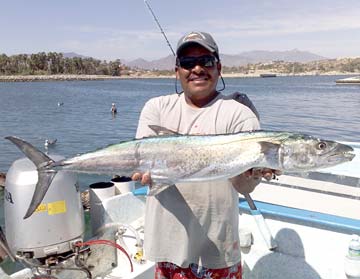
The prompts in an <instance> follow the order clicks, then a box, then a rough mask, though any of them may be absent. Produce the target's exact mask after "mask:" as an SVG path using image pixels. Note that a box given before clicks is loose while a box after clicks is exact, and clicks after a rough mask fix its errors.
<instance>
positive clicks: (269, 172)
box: [230, 168, 281, 194]
mask: <svg viewBox="0 0 360 279" xmlns="http://www.w3.org/2000/svg"><path fill="white" fill-rule="evenodd" d="M276 175H281V171H279V170H273V169H268V168H252V169H249V170H247V171H245V172H243V173H242V174H240V175H237V176H235V177H233V178H231V179H230V181H231V183H232V184H233V186H234V188H235V189H236V191H238V192H239V193H240V194H249V193H251V192H252V191H254V189H255V187H256V186H257V185H259V183H260V181H261V178H264V179H266V180H267V181H270V180H271V179H275V178H276Z"/></svg>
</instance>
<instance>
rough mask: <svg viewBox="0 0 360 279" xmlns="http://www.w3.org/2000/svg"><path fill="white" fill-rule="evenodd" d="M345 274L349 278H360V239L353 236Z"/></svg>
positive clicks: (346, 258) (346, 260)
mask: <svg viewBox="0 0 360 279" xmlns="http://www.w3.org/2000/svg"><path fill="white" fill-rule="evenodd" d="M345 273H346V275H347V276H348V277H349V278H353V279H355V278H360V237H359V236H358V235H352V236H351V240H350V243H349V247H348V253H347V255H346V257H345Z"/></svg>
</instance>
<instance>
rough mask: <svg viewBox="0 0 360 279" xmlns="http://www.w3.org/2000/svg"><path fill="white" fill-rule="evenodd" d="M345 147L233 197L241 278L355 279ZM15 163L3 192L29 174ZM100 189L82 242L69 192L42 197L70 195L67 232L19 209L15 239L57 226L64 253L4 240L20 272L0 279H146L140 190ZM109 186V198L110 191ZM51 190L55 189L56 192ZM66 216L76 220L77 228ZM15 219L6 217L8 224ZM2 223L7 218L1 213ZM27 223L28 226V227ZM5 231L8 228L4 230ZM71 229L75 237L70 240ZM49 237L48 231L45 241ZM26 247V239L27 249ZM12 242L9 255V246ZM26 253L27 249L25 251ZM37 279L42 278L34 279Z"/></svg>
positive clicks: (357, 183) (358, 260)
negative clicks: (325, 160) (311, 166)
mask: <svg viewBox="0 0 360 279" xmlns="http://www.w3.org/2000/svg"><path fill="white" fill-rule="evenodd" d="M347 144H349V145H351V146H352V147H353V148H354V150H355V154H356V156H355V158H354V159H353V160H352V161H351V162H348V163H344V164H341V165H338V166H335V167H331V168H327V169H323V170H319V171H316V172H311V173H306V174H301V175H300V174H284V175H281V176H278V177H277V179H276V180H272V181H269V182H268V181H263V182H261V184H260V185H259V186H257V187H256V189H255V191H254V192H253V193H251V196H252V199H253V200H254V203H253V204H251V203H248V202H247V200H246V199H244V197H243V196H242V195H240V194H239V225H240V226H239V227H240V230H239V234H240V247H241V252H242V265H243V278H244V279H246V278H280V279H281V278H284V279H285V278H295V279H300V278H309V279H311V278H327V279H346V278H360V242H359V239H358V238H356V237H355V236H354V235H360V220H359V216H360V213H359V212H360V171H359V170H360V142H347ZM19 160H20V161H16V162H15V163H14V164H13V165H12V167H11V168H15V170H14V169H13V170H9V172H10V173H9V172H8V176H7V178H9V181H8V180H7V181H6V187H13V186H14V187H16V186H17V185H16V183H19V180H21V179H19V177H20V176H21V175H22V172H23V171H25V168H26V167H29V165H27V163H26V161H24V160H27V159H25V158H23V159H19ZM14 171H15V172H14ZM14 173H15V174H16V175H17V178H18V179H17V180H16V181H15V182H14V183H15V185H12V178H11V177H12V175H14ZM60 174H61V173H60V172H59V173H58V175H57V177H58V176H59V177H58V179H60V180H59V181H55V179H54V181H53V183H60V184H64V183H69V184H72V183H74V182H75V180H76V178H75V177H68V176H67V175H66V176H61V175H60ZM35 175H36V173H35ZM27 178H28V179H29V172H28V170H27ZM31 181H32V180H31ZM35 182H36V179H35ZM101 183H102V184H101ZM101 183H100V184H99V185H98V186H99V187H97V186H96V187H95V186H94V185H93V184H92V185H90V203H91V206H90V225H91V231H92V232H93V233H92V234H90V236H88V238H87V239H85V237H84V236H83V234H82V233H80V234H79V233H77V232H76V230H75V229H74V227H76V226H78V227H79V228H80V231H81V230H82V229H83V227H82V224H83V219H82V218H83V212H81V209H80V207H79V203H81V202H80V201H79V200H80V198H79V195H78V192H76V187H64V186H63V185H62V186H63V187H50V189H49V191H53V192H52V193H50V195H61V194H63V192H64V191H72V192H71V193H70V194H71V195H70V194H69V197H66V198H68V199H69V200H68V203H73V204H75V206H73V207H72V208H71V207H70V206H69V208H68V209H67V213H70V215H69V216H72V217H71V218H72V220H71V222H72V223H71V224H72V227H69V228H66V227H67V221H62V223H61V224H58V223H56V222H55V223H52V222H53V221H54V218H57V217H59V218H60V217H61V216H60V215H61V214H57V215H56V214H55V215H46V216H43V217H44V218H45V217H46V218H48V222H47V223H45V222H39V220H37V219H36V217H41V216H40V215H41V214H34V216H31V217H30V218H29V220H25V221H22V216H23V214H24V212H25V210H26V207H24V209H23V210H22V212H20V213H19V214H20V215H19V216H20V219H21V220H17V222H18V224H16V228H15V227H14V228H13V230H14V231H16V232H17V237H22V238H24V239H26V237H27V234H28V233H29V228H30V227H32V228H33V229H34V230H36V229H38V230H39V231H44V230H45V231H46V232H47V234H49V233H48V231H51V230H52V229H54V227H49V224H50V223H51V224H52V226H59V227H58V229H59V230H61V231H63V233H64V235H63V236H62V240H63V241H65V242H66V243H70V244H71V245H70V246H67V247H66V249H65V250H64V251H65V252H62V253H60V252H59V253H57V251H56V249H60V248H59V246H60V245H59V244H58V243H51V241H53V240H52V239H48V241H49V243H48V245H47V247H45V248H44V247H41V248H44V249H42V250H34V251H27V252H26V251H22V250H23V249H22V248H21V249H20V244H21V245H25V246H26V243H25V242H22V241H20V240H18V239H10V241H8V242H7V243H6V245H7V246H8V249H9V250H10V251H12V252H11V253H10V254H12V257H13V258H15V259H16V260H17V261H18V262H21V263H22V264H23V265H24V268H23V269H21V270H19V271H17V272H15V273H13V274H10V275H7V274H5V273H4V272H3V275H2V273H1V270H0V277H1V275H2V276H3V277H1V278H22V279H24V278H29V279H30V278H59V279H60V278H137V279H145V278H153V274H154V263H153V262H151V261H148V260H147V259H146V255H144V254H143V250H142V246H143V241H144V238H143V237H144V234H143V232H144V215H145V201H146V195H147V192H148V188H147V187H140V188H136V189H135V188H134V187H127V185H125V187H124V185H123V184H121V183H131V182H129V181H124V182H122V181H120V182H114V183H109V182H101ZM113 187H115V191H112V190H111V189H113ZM54 188H56V189H54ZM57 188H61V192H60V190H57ZM65 188H69V190H64V189H65ZM70 188H72V189H70ZM74 189H75V190H74ZM119 189H120V190H119ZM124 189H125V190H124ZM57 191H59V192H57ZM9 193H10V192H9V191H8V192H7V203H9V199H10V197H9ZM11 194H13V196H12V197H11V198H12V199H14V198H15V197H14V196H15V194H16V193H15V192H14V191H13V190H12V191H11ZM47 195H48V194H47ZM22 196H24V195H22ZM61 197H62V198H63V196H61ZM94 197H95V198H94ZM45 198H47V196H46V197H45ZM60 200H61V198H60ZM45 202H46V201H45ZM5 205H6V203H5ZM8 205H9V204H8ZM44 210H45V209H44ZM54 210H55V209H54ZM56 210H57V211H58V212H60V211H61V210H63V209H62V208H61V204H57V208H56ZM71 210H74V211H75V210H79V212H78V214H75V213H74V212H69V211H71ZM36 215H38V216H36ZM74 215H77V216H78V217H76V218H78V219H77V221H76V220H75V219H76V218H75V217H73V216H74ZM17 216H18V215H16V214H15V213H12V214H11V217H12V219H11V222H14V220H15V219H16V218H18V217H17ZM7 217H9V215H8V213H7V212H5V218H7ZM68 218H70V217H68ZM32 219H33V221H34V222H35V221H36V222H35V223H33V222H32V221H31V220H32ZM75 221H76V222H77V223H76V222H75ZM6 224H9V225H8V226H9V227H10V228H11V224H10V223H6ZM21 226H25V228H28V229H27V231H26V232H27V233H24V231H20V232H18V230H19V227H20V228H21ZM9 227H6V229H7V230H8V229H9ZM71 230H72V231H75V234H73V235H70V233H69V231H71ZM57 232H58V231H53V234H56V233H57ZM47 234H46V235H47ZM65 236H68V239H66V238H65ZM6 237H8V234H7V235H6ZM10 238H11V236H10ZM8 240H9V239H8ZM32 240H33V239H32V238H29V239H28V241H29V242H31V241H32ZM14 242H15V243H16V244H17V248H14V247H11V245H9V244H11V243H14ZM13 246H14V245H13ZM65 246H66V245H65ZM29 247H31V249H33V246H29ZM27 249H29V248H27ZM31 249H30V250H31ZM356 249H358V250H356ZM16 250H18V251H17V252H16V253H15V251H16ZM41 253H45V254H46V255H45V256H44V255H41ZM36 254H39V255H36ZM43 274H47V275H48V276H49V277H40V276H41V275H42V276H44V275H43ZM50 275H51V276H52V277H50ZM36 276H38V277H36Z"/></svg>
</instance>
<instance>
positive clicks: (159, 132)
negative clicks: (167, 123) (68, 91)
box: [148, 125, 180, 136]
mask: <svg viewBox="0 0 360 279" xmlns="http://www.w3.org/2000/svg"><path fill="white" fill-rule="evenodd" d="M148 127H149V128H150V129H151V130H153V131H154V132H155V133H156V134H157V135H158V136H165V135H166V136H170V135H177V136H178V135H180V134H179V133H178V132H175V131H172V130H169V129H167V128H165V127H161V126H158V125H148Z"/></svg>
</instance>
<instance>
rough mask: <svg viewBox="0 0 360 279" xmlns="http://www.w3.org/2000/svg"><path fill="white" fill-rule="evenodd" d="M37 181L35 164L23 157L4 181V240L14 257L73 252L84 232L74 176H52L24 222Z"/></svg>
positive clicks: (46, 255)
mask: <svg viewBox="0 0 360 279" xmlns="http://www.w3.org/2000/svg"><path fill="white" fill-rule="evenodd" d="M52 158H53V159H54V160H59V159H62V157H60V156H52ZM37 180H38V174H37V170H36V167H35V165H34V164H33V163H32V162H31V161H30V160H29V159H27V158H22V159H18V160H16V161H15V162H14V163H13V164H12V165H11V167H10V169H9V171H8V173H7V177H6V182H5V197H4V212H5V235H6V240H7V243H8V245H9V248H10V251H11V252H12V253H13V255H16V256H20V257H21V256H24V257H26V259H40V258H46V257H49V256H52V255H62V254H66V253H67V252H69V251H72V250H73V249H74V243H76V242H79V241H82V239H83V234H84V231H85V224H84V213H83V209H82V205H81V199H80V191H79V184H78V181H77V176H76V175H75V174H73V173H69V172H62V171H59V172H58V173H57V174H56V175H55V177H54V179H53V181H52V183H51V185H50V187H49V190H48V191H47V193H46V195H45V197H44V199H43V201H42V203H41V204H40V206H39V207H38V208H37V210H36V211H35V212H34V214H33V215H32V216H30V217H29V218H27V219H23V217H24V215H25V213H26V211H27V208H28V207H29V204H30V201H31V198H32V196H33V194H34V191H35V185H36V183H37Z"/></svg>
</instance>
